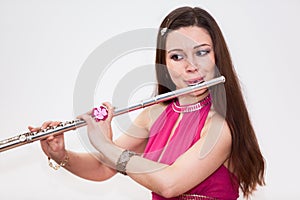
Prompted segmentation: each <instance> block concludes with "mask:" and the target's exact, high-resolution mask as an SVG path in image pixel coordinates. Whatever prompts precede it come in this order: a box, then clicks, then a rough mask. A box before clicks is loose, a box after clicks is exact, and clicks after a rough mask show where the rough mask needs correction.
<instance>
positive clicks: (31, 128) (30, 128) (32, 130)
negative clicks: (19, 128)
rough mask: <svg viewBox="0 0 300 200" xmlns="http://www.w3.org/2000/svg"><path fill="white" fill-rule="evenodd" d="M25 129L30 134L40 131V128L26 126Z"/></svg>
mask: <svg viewBox="0 0 300 200" xmlns="http://www.w3.org/2000/svg"><path fill="white" fill-rule="evenodd" d="M27 128H28V130H29V131H30V132H36V131H38V130H40V129H41V127H32V126H28V127H27Z"/></svg>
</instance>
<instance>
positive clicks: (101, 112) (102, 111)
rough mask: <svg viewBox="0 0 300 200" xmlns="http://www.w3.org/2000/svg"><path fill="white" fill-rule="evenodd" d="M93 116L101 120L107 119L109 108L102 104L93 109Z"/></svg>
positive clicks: (97, 120)
mask: <svg viewBox="0 0 300 200" xmlns="http://www.w3.org/2000/svg"><path fill="white" fill-rule="evenodd" d="M92 116H93V117H94V119H95V120H96V122H99V121H100V120H105V119H106V118H107V117H108V112H107V109H106V108H105V107H104V106H100V107H99V108H94V109H93V111H92Z"/></svg>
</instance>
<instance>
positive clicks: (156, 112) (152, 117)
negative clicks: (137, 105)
mask: <svg viewBox="0 0 300 200" xmlns="http://www.w3.org/2000/svg"><path fill="white" fill-rule="evenodd" d="M166 107H167V105H164V104H155V105H152V106H150V107H147V108H145V109H144V110H143V111H142V112H141V113H140V114H139V116H138V117H137V118H136V123H138V124H139V125H140V126H143V127H145V128H147V129H148V130H150V128H151V126H152V125H153V123H154V122H155V121H156V120H157V118H158V117H159V116H160V115H161V114H162V112H163V111H164V110H165V109H166Z"/></svg>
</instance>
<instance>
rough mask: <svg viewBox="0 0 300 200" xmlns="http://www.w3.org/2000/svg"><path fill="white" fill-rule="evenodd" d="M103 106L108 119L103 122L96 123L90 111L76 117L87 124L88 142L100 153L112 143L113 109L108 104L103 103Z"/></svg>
mask: <svg viewBox="0 0 300 200" xmlns="http://www.w3.org/2000/svg"><path fill="white" fill-rule="evenodd" d="M103 105H104V106H105V107H106V108H107V110H108V117H107V118H106V119H105V120H101V121H99V122H96V121H95V119H93V117H92V116H91V114H92V111H89V112H88V113H86V114H83V115H80V116H78V117H77V118H79V119H82V120H84V121H85V122H86V123H87V131H88V137H89V140H90V142H91V144H92V145H93V146H94V147H95V148H96V149H97V150H98V151H100V152H102V148H105V145H106V144H108V143H112V128H111V121H112V118H113V107H112V106H111V104H110V103H108V102H105V103H103Z"/></svg>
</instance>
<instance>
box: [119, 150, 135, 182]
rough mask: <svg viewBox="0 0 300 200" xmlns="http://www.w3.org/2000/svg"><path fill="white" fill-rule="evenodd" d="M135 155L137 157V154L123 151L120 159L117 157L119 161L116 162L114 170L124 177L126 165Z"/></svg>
mask: <svg viewBox="0 0 300 200" xmlns="http://www.w3.org/2000/svg"><path fill="white" fill-rule="evenodd" d="M135 155H137V154H136V153H134V152H133V151H129V150H124V151H123V152H122V153H121V155H120V157H119V159H118V161H117V164H116V170H117V172H119V173H121V174H123V175H125V176H126V175H127V173H126V166H127V163H128V161H129V160H130V158H131V157H132V156H135Z"/></svg>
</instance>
